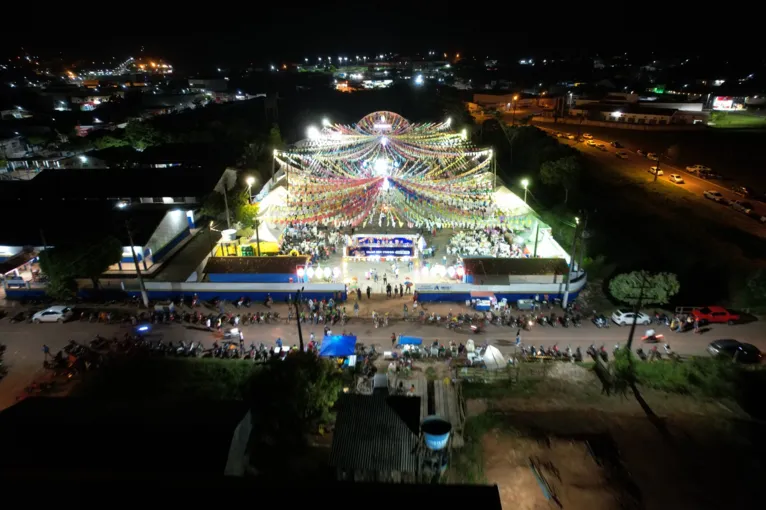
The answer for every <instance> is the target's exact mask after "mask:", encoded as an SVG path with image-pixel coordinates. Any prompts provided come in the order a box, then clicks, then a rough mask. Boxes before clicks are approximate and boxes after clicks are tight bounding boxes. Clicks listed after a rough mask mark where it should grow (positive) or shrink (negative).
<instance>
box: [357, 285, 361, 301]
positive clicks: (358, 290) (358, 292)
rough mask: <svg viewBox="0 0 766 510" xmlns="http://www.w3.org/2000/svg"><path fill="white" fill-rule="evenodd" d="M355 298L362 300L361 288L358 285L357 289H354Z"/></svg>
mask: <svg viewBox="0 0 766 510" xmlns="http://www.w3.org/2000/svg"><path fill="white" fill-rule="evenodd" d="M356 300H357V301H361V300H362V289H360V288H359V287H357V289H356Z"/></svg>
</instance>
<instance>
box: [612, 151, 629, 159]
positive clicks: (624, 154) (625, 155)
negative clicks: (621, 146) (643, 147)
mask: <svg viewBox="0 0 766 510" xmlns="http://www.w3.org/2000/svg"><path fill="white" fill-rule="evenodd" d="M614 155H615V156H617V157H618V158H620V159H628V153H627V152H625V151H617V152H615V153H614Z"/></svg>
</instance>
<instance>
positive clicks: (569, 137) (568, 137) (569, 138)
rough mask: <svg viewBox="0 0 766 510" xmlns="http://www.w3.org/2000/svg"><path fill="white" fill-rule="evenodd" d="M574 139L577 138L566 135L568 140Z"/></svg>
mask: <svg viewBox="0 0 766 510" xmlns="http://www.w3.org/2000/svg"><path fill="white" fill-rule="evenodd" d="M575 138H577V137H576V136H575V135H567V139H568V140H574V139H575Z"/></svg>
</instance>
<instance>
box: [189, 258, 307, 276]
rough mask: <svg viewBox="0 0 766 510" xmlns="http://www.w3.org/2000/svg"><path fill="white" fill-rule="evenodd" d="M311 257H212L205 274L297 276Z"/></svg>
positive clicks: (206, 266)
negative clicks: (297, 270)
mask: <svg viewBox="0 0 766 510" xmlns="http://www.w3.org/2000/svg"><path fill="white" fill-rule="evenodd" d="M308 261H309V257H308V256H306V255H301V256H298V257H283V256H275V257H210V258H209V259H208V262H207V264H206V265H205V270H204V272H205V273H213V274H230V273H265V274H295V270H296V267H297V266H305V265H306V264H308Z"/></svg>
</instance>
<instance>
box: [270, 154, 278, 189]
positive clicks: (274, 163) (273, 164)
mask: <svg viewBox="0 0 766 510" xmlns="http://www.w3.org/2000/svg"><path fill="white" fill-rule="evenodd" d="M276 167H277V150H276V149H274V157H273V158H272V159H271V185H272V186H273V185H274V175H275V174H276Z"/></svg>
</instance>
